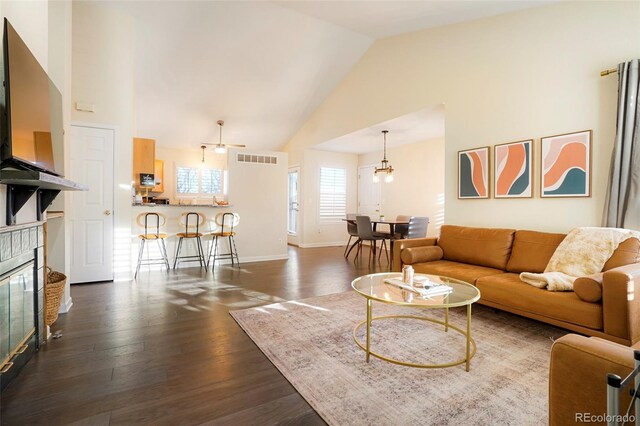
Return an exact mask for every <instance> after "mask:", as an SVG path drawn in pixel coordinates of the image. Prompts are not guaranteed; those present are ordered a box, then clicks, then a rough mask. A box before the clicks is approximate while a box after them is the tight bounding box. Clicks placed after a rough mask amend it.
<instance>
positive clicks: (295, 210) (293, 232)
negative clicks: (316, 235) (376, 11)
mask: <svg viewBox="0 0 640 426" xmlns="http://www.w3.org/2000/svg"><path fill="white" fill-rule="evenodd" d="M288 179H289V209H288V217H287V234H288V236H287V242H288V243H289V244H293V245H298V244H299V240H298V229H299V226H300V223H299V222H300V167H291V168H290V169H289V174H288Z"/></svg>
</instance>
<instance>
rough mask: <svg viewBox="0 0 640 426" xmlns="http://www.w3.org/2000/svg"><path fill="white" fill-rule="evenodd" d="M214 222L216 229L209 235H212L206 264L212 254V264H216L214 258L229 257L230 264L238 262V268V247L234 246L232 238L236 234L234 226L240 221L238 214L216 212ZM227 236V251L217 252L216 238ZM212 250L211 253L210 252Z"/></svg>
mask: <svg viewBox="0 0 640 426" xmlns="http://www.w3.org/2000/svg"><path fill="white" fill-rule="evenodd" d="M215 223H216V225H217V226H218V229H216V231H214V232H212V233H211V234H210V235H211V236H212V237H213V239H212V240H211V246H210V247H209V257H208V258H207V266H208V265H209V261H211V257H212V256H213V266H212V267H211V268H214V267H215V266H216V260H219V259H231V266H233V265H235V264H236V263H237V264H238V268H240V259H239V258H238V249H237V248H236V241H235V239H234V238H233V237H234V236H235V235H236V232H235V231H234V228H235V227H236V226H238V224H239V223H240V215H239V214H237V213H230V212H227V213H218V214H217V215H216V219H215ZM219 238H227V240H228V242H229V252H228V253H218V239H219ZM212 252H213V253H212Z"/></svg>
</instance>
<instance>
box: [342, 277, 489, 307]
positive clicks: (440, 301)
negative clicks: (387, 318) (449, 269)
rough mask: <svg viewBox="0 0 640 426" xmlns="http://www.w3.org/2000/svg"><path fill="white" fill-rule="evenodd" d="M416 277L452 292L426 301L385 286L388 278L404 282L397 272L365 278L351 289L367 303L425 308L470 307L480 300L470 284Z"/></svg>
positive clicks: (453, 280) (356, 282) (447, 278)
mask: <svg viewBox="0 0 640 426" xmlns="http://www.w3.org/2000/svg"><path fill="white" fill-rule="evenodd" d="M416 277H417V278H427V279H428V281H429V282H431V283H435V284H444V285H448V286H449V287H451V288H452V289H453V291H451V292H450V293H448V294H445V295H442V294H441V295H434V296H428V297H427V296H422V295H419V294H415V293H413V292H411V291H407V290H403V289H401V288H398V287H396V286H394V285H392V284H388V283H385V280H386V279H387V278H395V279H400V280H401V279H402V274H401V273H398V272H395V273H380V274H369V275H364V276H362V277H359V278H356V279H355V280H353V281H352V282H351V287H353V289H354V290H355V291H356V292H358V293H359V294H360V295H362V296H364V297H366V298H367V299H372V300H376V301H379V302H383V303H390V304H394V305H411V306H418V307H424V308H452V307H455V306H464V305H469V304H471V303H473V302H475V301H477V300H478V299H480V290H478V289H477V288H476V287H474V286H473V285H471V284H469V283H467V282H464V281H460V280H456V279H455V278H449V277H443V276H440V275H428V274H415V276H414V278H416Z"/></svg>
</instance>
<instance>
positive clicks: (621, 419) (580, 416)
mask: <svg viewBox="0 0 640 426" xmlns="http://www.w3.org/2000/svg"><path fill="white" fill-rule="evenodd" d="M575 421H576V423H610V422H615V423H619V424H624V423H633V422H635V421H636V416H634V415H633V414H624V415H623V414H615V415H614V414H592V413H576V418H575Z"/></svg>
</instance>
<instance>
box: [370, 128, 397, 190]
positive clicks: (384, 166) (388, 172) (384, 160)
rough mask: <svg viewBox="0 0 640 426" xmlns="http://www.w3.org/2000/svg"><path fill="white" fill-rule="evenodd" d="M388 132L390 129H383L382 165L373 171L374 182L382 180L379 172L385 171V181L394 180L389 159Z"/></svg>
mask: <svg viewBox="0 0 640 426" xmlns="http://www.w3.org/2000/svg"><path fill="white" fill-rule="evenodd" d="M387 133H389V131H388V130H383V131H382V135H383V137H384V145H383V146H384V151H383V157H382V167H376V168H375V170H374V171H373V183H378V182H380V177H379V176H378V173H384V181H385V182H387V183H389V182H393V167H391V164H389V161H388V160H387Z"/></svg>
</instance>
